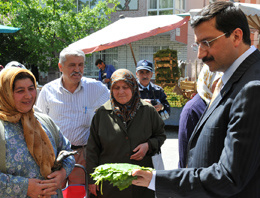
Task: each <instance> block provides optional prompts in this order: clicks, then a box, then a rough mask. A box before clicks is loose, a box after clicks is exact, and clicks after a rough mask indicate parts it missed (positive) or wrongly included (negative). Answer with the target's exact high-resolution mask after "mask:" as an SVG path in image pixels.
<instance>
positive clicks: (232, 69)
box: [222, 45, 256, 85]
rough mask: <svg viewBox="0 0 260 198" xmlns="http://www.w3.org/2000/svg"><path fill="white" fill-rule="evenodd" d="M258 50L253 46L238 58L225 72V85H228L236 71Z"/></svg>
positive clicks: (223, 79) (223, 77) (223, 78)
mask: <svg viewBox="0 0 260 198" xmlns="http://www.w3.org/2000/svg"><path fill="white" fill-rule="evenodd" d="M255 50H256V47H255V46H254V45H252V46H251V47H250V48H249V49H248V50H247V51H246V52H244V53H243V54H242V55H241V56H240V57H238V58H237V59H236V60H235V61H234V63H233V64H232V65H231V66H230V67H229V68H228V69H227V70H226V71H225V72H224V74H223V76H222V82H223V85H225V84H226V83H227V81H228V80H229V79H230V78H231V76H232V75H233V73H234V72H235V71H236V69H237V68H238V67H239V65H240V64H241V63H242V62H243V61H244V60H245V59H246V58H247V57H248V56H249V55H250V54H252V53H253V52H254V51H255Z"/></svg>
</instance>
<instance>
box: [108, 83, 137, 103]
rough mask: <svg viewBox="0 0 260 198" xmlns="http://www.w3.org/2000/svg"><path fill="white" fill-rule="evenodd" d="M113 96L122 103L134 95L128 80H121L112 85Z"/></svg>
mask: <svg viewBox="0 0 260 198" xmlns="http://www.w3.org/2000/svg"><path fill="white" fill-rule="evenodd" d="M112 92H113V96H114V98H115V99H116V101H117V102H119V103H120V104H126V103H127V102H129V101H130V100H131V98H132V96H133V94H132V90H131V88H130V87H129V86H128V84H127V83H126V82H124V81H123V80H120V81H118V82H116V83H115V84H114V85H113V87H112Z"/></svg>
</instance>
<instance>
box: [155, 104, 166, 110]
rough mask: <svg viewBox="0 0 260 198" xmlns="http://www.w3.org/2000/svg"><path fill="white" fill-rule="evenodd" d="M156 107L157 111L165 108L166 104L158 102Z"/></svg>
mask: <svg viewBox="0 0 260 198" xmlns="http://www.w3.org/2000/svg"><path fill="white" fill-rule="evenodd" d="M154 108H155V109H156V111H161V110H163V108H164V106H163V105H162V103H158V104H157V105H154Z"/></svg>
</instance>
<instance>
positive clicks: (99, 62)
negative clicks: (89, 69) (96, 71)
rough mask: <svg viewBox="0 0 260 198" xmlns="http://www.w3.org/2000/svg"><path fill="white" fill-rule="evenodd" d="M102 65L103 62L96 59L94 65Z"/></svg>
mask: <svg viewBox="0 0 260 198" xmlns="http://www.w3.org/2000/svg"><path fill="white" fill-rule="evenodd" d="M101 63H104V61H102V60H101V59H97V60H96V62H95V65H96V66H97V65H98V64H101Z"/></svg>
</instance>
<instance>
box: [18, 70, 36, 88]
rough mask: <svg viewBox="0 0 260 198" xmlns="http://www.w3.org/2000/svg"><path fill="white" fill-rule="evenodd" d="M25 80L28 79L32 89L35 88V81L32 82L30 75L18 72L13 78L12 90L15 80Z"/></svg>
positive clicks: (32, 78)
mask: <svg viewBox="0 0 260 198" xmlns="http://www.w3.org/2000/svg"><path fill="white" fill-rule="evenodd" d="M27 78H29V79H30V80H31V81H32V83H33V85H34V87H35V88H36V85H35V81H34V77H33V76H32V75H31V74H29V73H27V72H20V73H19V74H17V75H16V76H15V78H14V83H13V90H14V85H15V82H16V81H17V80H22V79H27Z"/></svg>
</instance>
